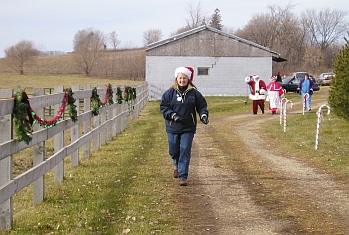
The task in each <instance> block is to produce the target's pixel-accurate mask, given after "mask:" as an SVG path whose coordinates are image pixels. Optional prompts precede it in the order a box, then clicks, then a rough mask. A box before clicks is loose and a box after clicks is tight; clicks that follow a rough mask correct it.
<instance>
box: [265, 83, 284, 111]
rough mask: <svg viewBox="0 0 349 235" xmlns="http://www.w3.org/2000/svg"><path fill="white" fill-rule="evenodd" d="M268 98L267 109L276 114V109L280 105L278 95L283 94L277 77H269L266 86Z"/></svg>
mask: <svg viewBox="0 0 349 235" xmlns="http://www.w3.org/2000/svg"><path fill="white" fill-rule="evenodd" d="M267 90H268V99H269V110H270V111H271V114H272V115H274V114H276V110H277V109H278V108H281V106H280V96H282V95H283V94H284V92H283V90H282V86H281V85H280V83H278V82H277V77H276V76H272V77H271V78H270V83H269V84H268V86H267Z"/></svg>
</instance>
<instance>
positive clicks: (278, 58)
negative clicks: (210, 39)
mask: <svg viewBox="0 0 349 235" xmlns="http://www.w3.org/2000/svg"><path fill="white" fill-rule="evenodd" d="M203 30H210V31H212V32H215V33H218V34H220V35H222V36H225V37H228V38H231V39H233V40H236V41H238V42H242V43H245V44H248V45H250V46H253V47H257V48H259V49H262V50H265V51H267V52H270V53H272V54H273V55H272V58H273V61H276V62H283V61H287V59H286V58H282V57H281V55H280V54H279V53H277V52H275V51H272V50H270V49H269V48H267V47H264V46H261V45H259V44H257V43H254V42H251V41H248V40H246V39H243V38H240V37H237V36H235V35H231V34H228V33H225V32H223V31H221V30H218V29H216V28H213V27H210V26H207V25H202V26H199V27H197V28H194V29H191V30H188V31H186V32H183V33H180V34H177V35H174V36H171V37H169V38H166V39H163V40H160V41H157V42H154V43H151V44H149V45H148V46H147V47H148V48H147V49H146V50H147V51H148V50H151V49H153V48H156V47H159V46H162V45H165V44H168V43H171V42H173V41H176V40H178V39H181V38H184V37H187V36H189V35H192V34H195V33H198V32H200V31H203Z"/></svg>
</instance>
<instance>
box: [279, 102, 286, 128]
mask: <svg viewBox="0 0 349 235" xmlns="http://www.w3.org/2000/svg"><path fill="white" fill-rule="evenodd" d="M286 101H287V99H286V98H285V97H284V98H282V99H281V100H280V106H281V110H280V125H282V115H283V113H284V108H285V102H286Z"/></svg>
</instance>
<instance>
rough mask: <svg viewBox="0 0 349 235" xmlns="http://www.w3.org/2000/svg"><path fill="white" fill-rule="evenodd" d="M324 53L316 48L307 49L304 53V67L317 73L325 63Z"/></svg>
mask: <svg viewBox="0 0 349 235" xmlns="http://www.w3.org/2000/svg"><path fill="white" fill-rule="evenodd" d="M323 60H324V59H323V54H322V52H321V51H320V50H319V49H317V48H315V47H312V46H311V47H307V48H306V49H305V52H304V58H303V62H304V64H303V66H304V67H305V68H307V70H308V71H309V72H311V73H313V74H314V73H316V71H317V69H318V68H319V67H320V66H321V64H322V63H323Z"/></svg>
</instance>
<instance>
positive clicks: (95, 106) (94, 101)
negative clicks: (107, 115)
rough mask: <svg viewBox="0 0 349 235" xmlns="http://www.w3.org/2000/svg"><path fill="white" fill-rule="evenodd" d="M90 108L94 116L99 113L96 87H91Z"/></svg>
mask: <svg viewBox="0 0 349 235" xmlns="http://www.w3.org/2000/svg"><path fill="white" fill-rule="evenodd" d="M91 109H92V113H93V115H94V116H97V115H98V114H99V95H98V93H97V88H96V87H95V88H93V90H92V96H91Z"/></svg>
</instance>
